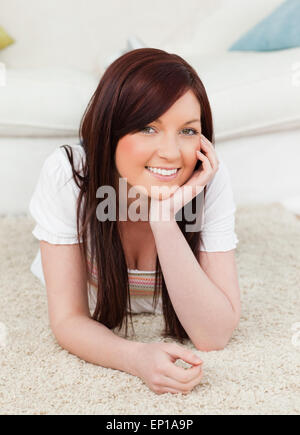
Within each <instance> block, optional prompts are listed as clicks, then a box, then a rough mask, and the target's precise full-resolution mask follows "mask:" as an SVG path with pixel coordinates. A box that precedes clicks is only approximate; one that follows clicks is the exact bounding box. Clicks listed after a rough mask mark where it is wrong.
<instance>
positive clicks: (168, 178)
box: [145, 166, 181, 181]
mask: <svg viewBox="0 0 300 435" xmlns="http://www.w3.org/2000/svg"><path fill="white" fill-rule="evenodd" d="M151 167H152V166H151ZM145 169H146V171H147V172H148V174H150V175H152V176H153V177H155V178H157V179H158V180H161V181H171V180H174V179H175V178H176V177H177V176H178V174H179V172H180V170H181V168H179V169H178V171H177V172H176V173H175V174H173V175H161V174H154V172H151V171H150V170H149V169H147V168H145ZM161 169H163V168H161ZM174 169H175V168H174Z"/></svg>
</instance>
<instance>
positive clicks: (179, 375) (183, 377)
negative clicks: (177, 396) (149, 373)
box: [163, 364, 202, 388]
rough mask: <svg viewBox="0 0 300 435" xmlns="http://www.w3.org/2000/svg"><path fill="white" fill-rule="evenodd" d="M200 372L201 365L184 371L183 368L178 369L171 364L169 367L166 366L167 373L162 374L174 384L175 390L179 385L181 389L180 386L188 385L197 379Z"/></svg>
mask: <svg viewBox="0 0 300 435" xmlns="http://www.w3.org/2000/svg"><path fill="white" fill-rule="evenodd" d="M201 372H202V364H197V365H195V366H192V367H190V368H188V369H184V368H183V367H178V366H176V365H175V364H171V367H169V366H168V371H167V372H166V373H164V374H163V376H164V377H166V378H168V379H169V380H170V381H172V382H173V381H174V382H176V383H177V387H176V388H178V386H179V385H181V387H182V385H184V384H188V383H189V382H191V381H193V380H195V379H197V378H198V377H199V374H200V373H201ZM168 385H169V384H168ZM174 385H175V384H173V387H174ZM169 386H171V385H169Z"/></svg>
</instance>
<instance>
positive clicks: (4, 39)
mask: <svg viewBox="0 0 300 435" xmlns="http://www.w3.org/2000/svg"><path fill="white" fill-rule="evenodd" d="M14 42H15V40H14V39H13V38H12V37H11V36H9V35H8V34H7V33H6V31H5V30H4V29H3V27H0V50H2V49H3V48H5V47H7V46H8V45H10V44H13V43H14Z"/></svg>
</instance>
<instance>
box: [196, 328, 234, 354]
mask: <svg viewBox="0 0 300 435" xmlns="http://www.w3.org/2000/svg"><path fill="white" fill-rule="evenodd" d="M238 324H239V320H237V321H236V322H235V323H234V325H233V326H232V327H231V328H230V330H229V331H228V332H227V333H226V334H222V335H221V336H220V337H218V339H216V337H214V338H213V339H210V340H206V341H202V342H197V343H194V345H195V347H196V349H197V350H200V351H202V352H215V351H218V350H224V349H225V347H226V346H227V345H228V343H229V342H230V340H231V337H232V335H233V332H234V330H235V329H236V327H237V326H238Z"/></svg>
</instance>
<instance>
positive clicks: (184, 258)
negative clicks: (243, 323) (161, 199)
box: [151, 222, 240, 351]
mask: <svg viewBox="0 0 300 435" xmlns="http://www.w3.org/2000/svg"><path fill="white" fill-rule="evenodd" d="M151 226H152V231H153V234H154V237H155V241H156V247H157V252H158V255H159V260H160V263H161V267H162V271H163V274H164V279H165V281H166V285H167V289H168V293H169V296H170V299H171V302H172V304H173V306H174V309H175V311H176V314H177V316H178V318H179V320H180V322H181V323H182V326H183V327H184V329H185V330H186V332H187V334H188V335H189V337H190V339H191V340H192V342H193V343H194V345H195V346H196V348H198V349H199V350H206V351H209V350H220V349H223V348H224V347H225V345H226V344H227V342H228V340H229V338H230V337H231V335H232V332H233V331H234V329H235V328H236V326H237V324H238V320H239V315H240V314H239V312H240V305H239V293H238V290H239V289H238V285H237V280H236V273H235V268H234V267H233V266H234V263H233V258H232V257H233V255H234V254H233V253H232V252H231V253H229V254H228V253H217V254H221V255H219V257H218V255H216V253H214V254H215V255H214V256H213V258H214V259H215V261H216V260H217V259H220V261H219V262H218V266H216V267H215V268H214V272H213V273H214V274H215V275H216V274H219V280H218V282H219V283H222V281H224V280H225V278H226V279H227V284H228V286H227V288H226V290H227V291H225V289H222V287H219V286H218V285H216V284H215V283H214V281H213V280H212V279H211V278H210V277H209V276H208V275H207V273H205V271H204V270H203V268H202V267H201V265H200V264H199V262H198V261H197V259H196V258H195V256H194V254H193V252H192V250H191V248H190V246H189V245H188V243H187V241H186V239H185V238H184V236H183V234H182V232H181V230H180V228H179V227H178V224H177V222H162V223H161V222H157V223H152V225H151ZM222 254H223V256H222ZM224 254H225V255H224ZM226 255H227V257H226V258H227V264H226V263H225V261H224V258H225V256H226ZM229 257H230V258H229ZM201 258H202V260H203V257H201ZM222 261H223V263H224V265H223V268H221V267H219V266H221V262H222ZM206 262H207V261H206ZM227 266H228V267H229V266H230V270H232V274H231V275H230V276H229V273H227V272H226V271H227V268H228V267H227ZM229 295H230V296H229Z"/></svg>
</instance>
